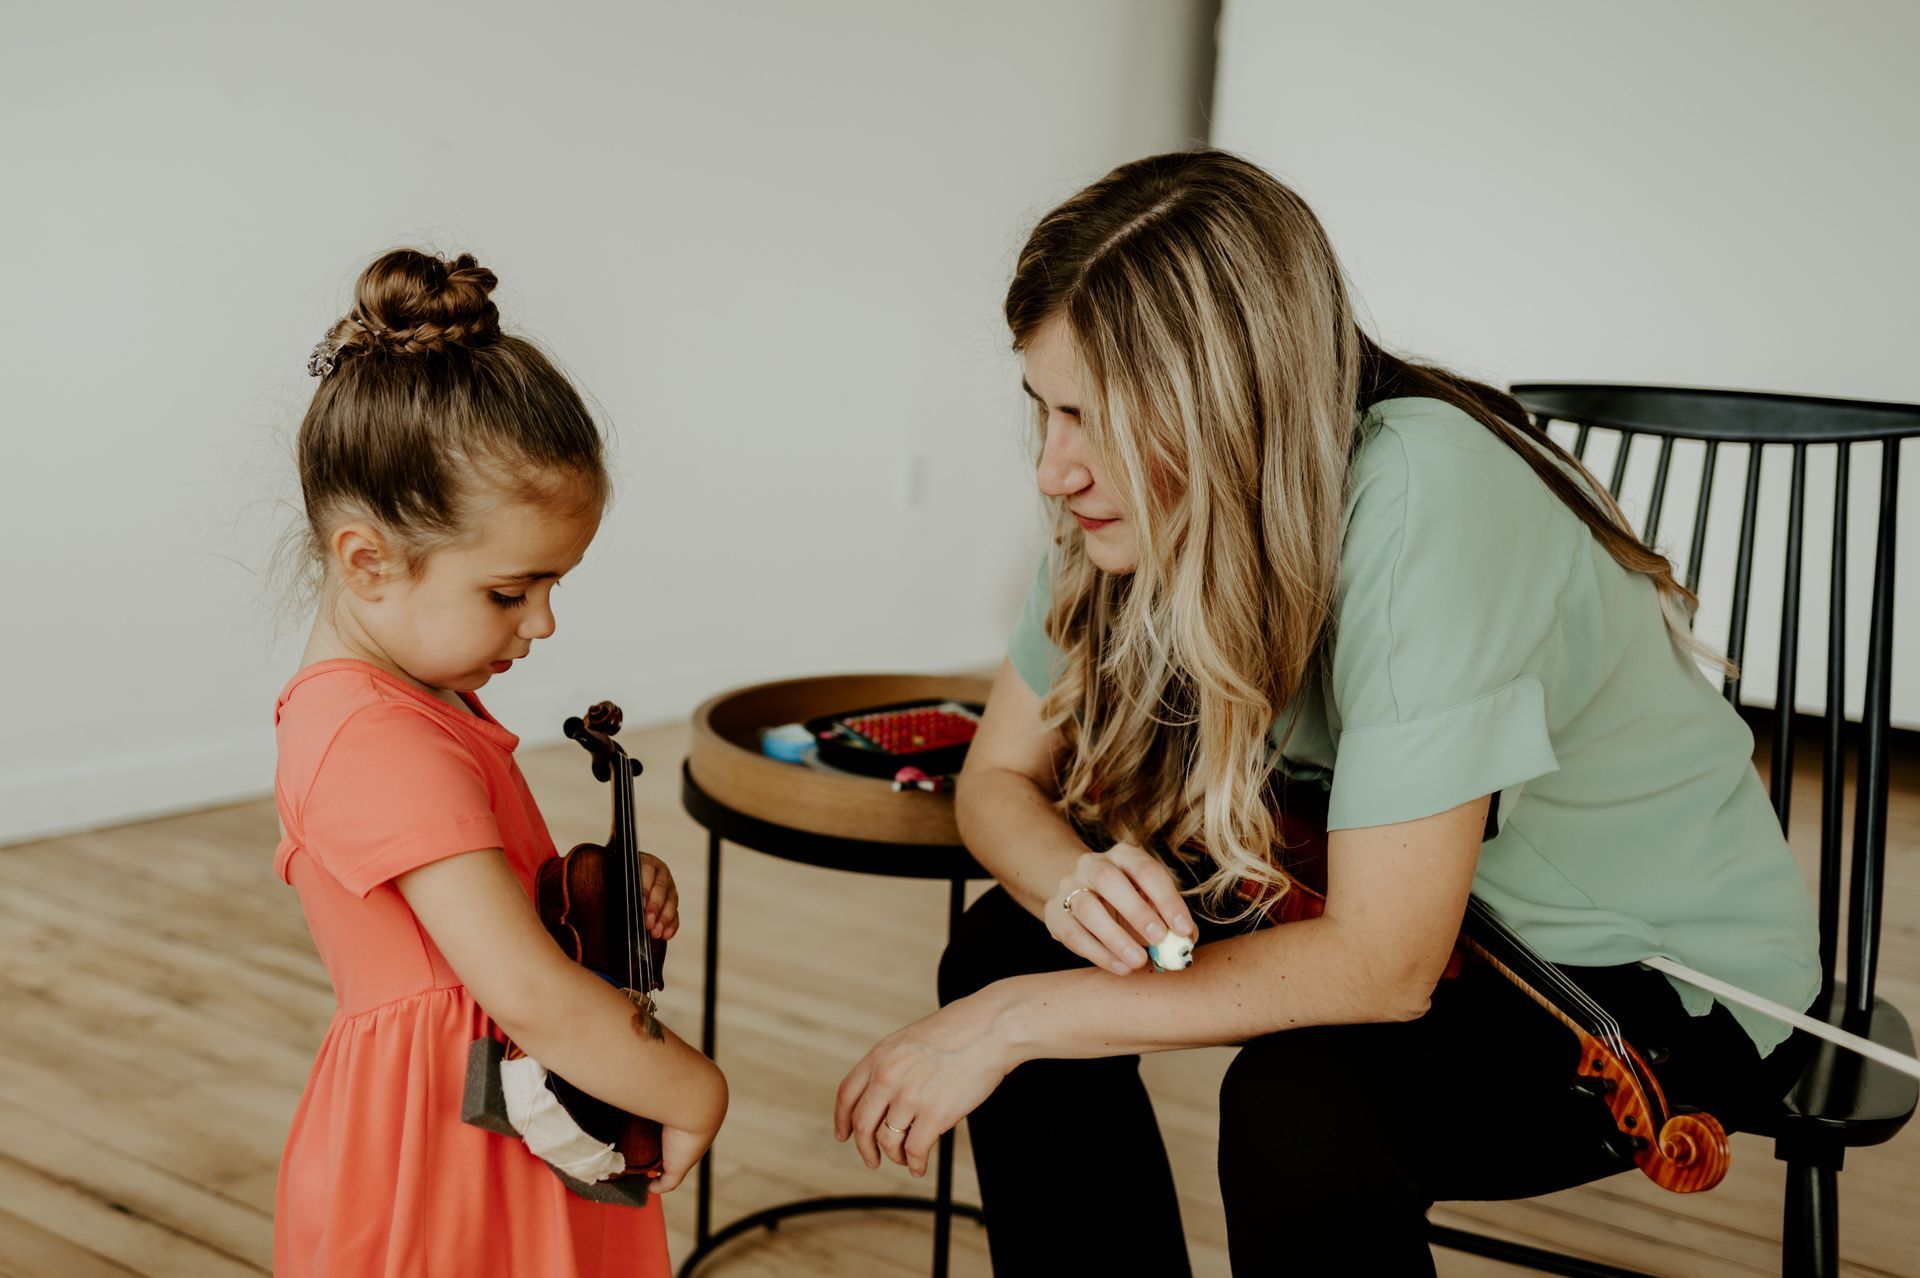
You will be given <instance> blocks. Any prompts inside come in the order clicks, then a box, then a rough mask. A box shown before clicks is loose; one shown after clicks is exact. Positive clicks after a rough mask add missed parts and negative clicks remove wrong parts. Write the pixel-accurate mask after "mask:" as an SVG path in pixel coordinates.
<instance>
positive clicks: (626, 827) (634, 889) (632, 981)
mask: <svg viewBox="0 0 1920 1278" xmlns="http://www.w3.org/2000/svg"><path fill="white" fill-rule="evenodd" d="M612 763H613V783H614V785H616V786H618V787H619V790H618V792H617V794H616V795H615V797H614V802H615V805H616V807H617V808H618V810H619V812H620V830H619V843H620V848H619V851H620V860H621V869H622V877H623V878H624V879H625V884H624V887H625V889H626V890H625V893H624V895H625V896H626V907H627V929H626V937H627V988H628V989H630V990H638V991H640V993H642V994H644V993H646V992H647V991H646V988H645V987H644V986H643V985H642V984H641V977H642V976H643V975H644V974H645V959H644V958H643V957H642V955H643V954H644V953H645V951H646V946H645V943H644V942H641V941H639V940H638V939H637V936H638V929H637V928H636V926H635V920H636V919H637V918H638V917H639V911H638V909H637V905H638V894H639V889H640V885H639V883H638V882H636V880H637V879H638V877H639V875H638V873H637V870H638V868H639V867H638V866H637V865H636V864H635V862H636V861H637V859H638V858H636V857H635V856H634V855H633V847H634V833H633V774H632V772H631V770H630V769H629V768H628V766H627V752H626V751H625V750H622V749H621V748H620V747H619V746H618V745H615V746H614V747H613V758H612ZM649 984H650V982H649Z"/></svg>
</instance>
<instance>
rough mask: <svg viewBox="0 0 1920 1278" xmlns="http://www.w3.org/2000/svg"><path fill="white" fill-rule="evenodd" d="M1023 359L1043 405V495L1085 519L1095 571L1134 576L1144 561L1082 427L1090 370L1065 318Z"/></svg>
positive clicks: (1039, 334)
mask: <svg viewBox="0 0 1920 1278" xmlns="http://www.w3.org/2000/svg"><path fill="white" fill-rule="evenodd" d="M1021 355H1022V358H1023V360H1024V363H1025V371H1026V381H1025V383H1024V385H1025V387H1026V391H1027V394H1029V395H1031V396H1033V398H1034V402H1035V403H1037V404H1039V405H1040V413H1041V421H1042V427H1041V433H1042V435H1043V436H1044V437H1045V439H1044V443H1043V445H1042V447H1041V451H1040V469H1039V472H1038V475H1037V479H1038V482H1039V484H1040V491H1041V492H1043V493H1045V494H1046V495H1047V496H1049V497H1060V498H1064V499H1065V501H1066V503H1067V509H1068V510H1069V511H1071V512H1072V513H1073V516H1074V518H1076V519H1078V520H1079V521H1080V527H1081V529H1082V530H1083V535H1084V536H1085V538H1086V542H1087V558H1088V559H1090V560H1092V561H1093V566H1094V567H1096V568H1098V569H1100V570H1101V571H1102V572H1110V573H1115V574H1125V573H1130V572H1132V571H1133V570H1134V568H1135V567H1136V566H1138V564H1139V562H1140V551H1139V547H1138V545H1137V544H1136V543H1135V542H1134V538H1133V525H1132V524H1131V522H1129V521H1128V520H1126V519H1123V518H1122V517H1121V515H1122V512H1123V510H1124V508H1125V504H1124V502H1123V501H1122V500H1121V496H1120V494H1119V492H1118V491H1116V490H1114V489H1112V488H1110V487H1109V486H1108V485H1107V482H1106V480H1105V478H1104V477H1103V476H1102V475H1101V474H1100V469H1099V463H1098V462H1097V461H1095V459H1094V457H1093V454H1092V453H1091V451H1090V450H1089V449H1088V448H1087V446H1086V439H1085V436H1084V435H1083V434H1082V432H1081V429H1080V407H1079V405H1080V396H1081V387H1082V386H1083V385H1085V382H1084V378H1085V373H1086V366H1085V365H1084V364H1083V363H1082V362H1081V359H1080V353H1079V352H1078V351H1077V350H1075V349H1074V344H1073V337H1072V334H1070V333H1069V332H1068V331H1067V323H1066V320H1065V319H1063V318H1061V317H1060V316H1057V315H1056V316H1054V317H1053V318H1052V319H1050V320H1048V321H1047V322H1046V323H1044V324H1042V325H1041V326H1040V327H1039V329H1038V330H1036V331H1035V332H1034V335H1033V337H1032V338H1031V339H1030V340H1029V341H1028V342H1027V344H1026V347H1025V349H1024V350H1023V351H1022V352H1021Z"/></svg>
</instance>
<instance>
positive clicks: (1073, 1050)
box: [971, 918, 1432, 1068]
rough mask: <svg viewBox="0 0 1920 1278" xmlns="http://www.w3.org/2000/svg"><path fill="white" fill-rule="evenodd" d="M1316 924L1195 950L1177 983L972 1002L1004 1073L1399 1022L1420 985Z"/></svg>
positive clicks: (1029, 979) (1080, 985) (1065, 984)
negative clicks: (1047, 1063) (1391, 975)
mask: <svg viewBox="0 0 1920 1278" xmlns="http://www.w3.org/2000/svg"><path fill="white" fill-rule="evenodd" d="M1378 970H1379V969H1378V968H1377V967H1376V965H1374V964H1370V963H1368V962H1367V961H1366V958H1365V955H1364V951H1363V947H1362V946H1361V945H1360V944H1358V943H1357V941H1356V939H1355V938H1351V937H1348V936H1346V935H1344V934H1343V933H1342V930H1341V927H1340V925H1339V924H1338V923H1337V922H1335V921H1334V920H1331V919H1327V918H1319V919H1309V920H1304V921H1301V922H1298V923H1289V924H1287V925H1285V926H1283V927H1273V928H1267V929H1264V930H1262V931H1259V932H1253V933H1249V934H1247V935H1244V936H1236V937H1232V938H1230V939H1228V940H1224V941H1216V942H1214V943H1212V944H1210V945H1204V946H1202V947H1200V949H1199V950H1198V951H1197V952H1196V955H1195V961H1194V965H1193V966H1192V967H1190V968H1188V969H1187V970H1185V971H1183V972H1168V973H1153V972H1136V973H1133V974H1131V975H1128V976H1117V975H1115V974H1113V973H1111V972H1105V971H1101V970H1100V969H1098V968H1091V967H1089V968H1081V969H1077V970H1074V971H1067V972H1041V973H1035V974H1032V975H1028V976H1015V977H1010V978H1008V979H1006V980H1003V981H998V982H996V983H995V984H993V985H990V986H988V987H987V988H986V989H983V990H981V991H980V992H979V993H977V994H974V995H972V996H971V997H972V998H974V999H978V1000H981V1001H982V1003H983V1004H984V1006H983V1007H982V1008H981V1011H982V1012H983V1013H984V1014H986V1015H987V1016H988V1017H990V1019H991V1022H992V1026H993V1029H992V1033H993V1035H994V1038H995V1040H996V1043H997V1044H998V1045H999V1047H1000V1048H1001V1049H1002V1050H1003V1051H1004V1052H1005V1054H1006V1056H1005V1060H1006V1064H1007V1067H1008V1068H1012V1067H1013V1066H1015V1065H1018V1064H1021V1063H1023V1062H1025V1061H1030V1060H1041V1059H1072V1058H1086V1057H1100V1056H1121V1055H1131V1054H1134V1053H1138V1052H1159V1051H1171V1050H1175V1049H1179V1048H1188V1047H1202V1046H1212V1045H1216V1044H1223V1043H1242V1042H1245V1041H1247V1040H1248V1039H1251V1038H1257V1037H1259V1036H1260V1035H1262V1034H1270V1033H1273V1032H1275V1031H1278V1030H1284V1029H1294V1028H1297V1027H1300V1026H1306V1025H1338V1024H1359V1023H1365V1022H1373V1021H1395V1020H1411V1019H1414V1018H1416V1017H1418V1016H1420V1015H1421V1014H1423V1013H1424V1012H1425V1011H1426V1007H1427V998H1428V996H1429V995H1430V994H1431V993H1432V983H1431V982H1426V983H1425V986H1424V988H1422V983H1421V982H1419V981H1417V980H1416V981H1411V982H1409V981H1407V980H1405V979H1399V980H1390V979H1387V978H1385V977H1383V976H1382V975H1379V974H1377V973H1378Z"/></svg>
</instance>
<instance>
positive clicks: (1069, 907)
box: [1060, 887, 1093, 914]
mask: <svg viewBox="0 0 1920 1278" xmlns="http://www.w3.org/2000/svg"><path fill="white" fill-rule="evenodd" d="M1091 891H1093V889H1092V888H1090V887H1077V888H1075V889H1074V890H1073V891H1071V892H1069V893H1067V897H1066V899H1065V900H1064V901H1062V902H1060V908H1061V909H1063V910H1065V911H1066V912H1067V913H1069V914H1071V913H1073V898H1074V897H1076V896H1079V895H1080V894H1081V893H1082V892H1091Z"/></svg>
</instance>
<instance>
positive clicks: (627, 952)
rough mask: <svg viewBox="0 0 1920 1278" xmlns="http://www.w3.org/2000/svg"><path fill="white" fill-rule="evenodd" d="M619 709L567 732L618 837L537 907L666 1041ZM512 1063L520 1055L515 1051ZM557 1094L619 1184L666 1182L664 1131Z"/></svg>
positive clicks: (568, 859) (559, 877) (661, 957)
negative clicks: (601, 791)
mask: <svg viewBox="0 0 1920 1278" xmlns="http://www.w3.org/2000/svg"><path fill="white" fill-rule="evenodd" d="M620 721H621V715H620V707H619V706H616V705H614V704H613V703H612V702H611V701H602V702H600V703H599V704H597V705H595V706H593V707H592V708H590V709H589V710H588V711H587V713H586V716H585V718H584V719H582V718H570V719H568V720H567V721H566V723H565V725H564V726H563V728H562V731H564V732H565V733H566V735H567V736H568V737H570V738H571V739H573V740H575V741H578V742H579V743H580V744H581V746H583V747H584V748H585V749H586V751H587V753H588V754H590V755H592V756H593V775H594V777H595V779H597V780H600V781H606V782H610V783H611V784H612V787H613V829H612V832H611V833H610V834H609V835H608V836H607V841H606V843H605V844H598V843H581V844H578V845H576V846H575V847H574V848H573V849H572V850H571V851H570V852H568V853H567V854H566V855H565V856H563V857H554V858H552V859H550V860H548V861H547V862H546V863H545V864H543V865H542V866H541V867H540V871H539V874H538V876H537V877H536V879H535V882H534V904H535V907H536V908H537V909H538V911H539V914H540V921H541V922H542V923H543V924H545V925H546V929H547V931H548V933H549V934H551V935H552V937H553V939H554V940H555V941H556V942H558V943H559V946H560V948H561V950H563V951H564V952H565V953H566V955H567V957H568V958H570V959H572V960H573V961H574V962H576V963H579V964H580V965H581V966H583V967H585V968H587V969H589V970H590V971H592V972H594V973H595V974H596V975H598V976H600V977H601V978H602V979H604V980H606V981H607V982H608V983H610V984H611V985H613V986H614V987H615V988H616V989H618V990H619V991H620V992H621V993H622V994H624V995H626V996H627V999H628V1000H629V1001H630V1002H632V1004H633V1007H634V1013H633V1027H634V1031H635V1032H636V1033H643V1034H646V1035H648V1036H649V1037H652V1038H656V1039H657V1038H659V1037H661V1029H660V1022H659V1020H658V1019H657V1018H656V1016H655V1012H654V1002H653V995H654V991H656V990H659V989H661V988H662V981H661V974H662V971H663V970H664V968H665V965H666V959H667V943H666V942H665V941H663V940H658V939H656V938H654V937H652V936H650V935H648V934H647V928H646V893H645V892H644V891H643V890H642V884H641V873H640V846H639V843H638V840H637V839H636V837H635V832H634V819H633V779H634V778H635V777H637V776H639V775H640V772H641V766H640V763H639V761H638V760H637V759H633V758H631V757H629V756H628V754H627V752H626V751H625V750H624V749H622V748H621V746H620V743H619V742H617V741H615V740H614V739H613V736H614V734H615V733H617V732H619V731H620ZM507 1051H508V1055H509V1056H513V1055H518V1054H519V1050H518V1049H517V1048H515V1047H513V1046H511V1045H509V1047H508V1049H507ZM548 1081H549V1086H551V1088H552V1089H553V1093H554V1095H555V1096H556V1097H557V1098H558V1099H559V1101H560V1104H561V1106H562V1107H563V1108H565V1109H566V1111H567V1113H568V1114H569V1115H570V1116H571V1117H572V1118H573V1120H574V1121H575V1122H576V1123H578V1124H579V1125H580V1127H581V1129H582V1130H584V1131H586V1132H587V1133H588V1134H589V1135H591V1136H593V1137H594V1138H595V1139H597V1140H602V1141H605V1142H606V1143H607V1144H609V1145H612V1146H613V1147H614V1149H615V1150H617V1151H618V1152H619V1154H620V1156H621V1157H622V1158H623V1159H624V1160H625V1161H626V1170H624V1171H621V1172H616V1173H615V1174H614V1175H613V1177H611V1179H612V1180H614V1181H619V1180H622V1179H629V1180H630V1179H633V1178H636V1177H639V1178H644V1179H645V1180H653V1179H657V1178H658V1177H659V1176H660V1174H661V1154H660V1140H661V1127H660V1124H659V1123H658V1122H656V1121H654V1120H653V1119H650V1118H640V1117H638V1116H636V1115H633V1114H629V1113H627V1112H626V1111H625V1110H622V1109H618V1108H616V1107H614V1106H612V1105H609V1104H607V1102H605V1101H603V1100H601V1099H599V1098H598V1097H595V1096H589V1095H588V1094H587V1093H585V1092H583V1091H581V1090H580V1089H579V1088H577V1087H575V1086H573V1085H572V1084H571V1083H568V1082H567V1081H566V1080H565V1079H563V1078H561V1077H559V1076H558V1075H550V1076H549V1080H548Z"/></svg>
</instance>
